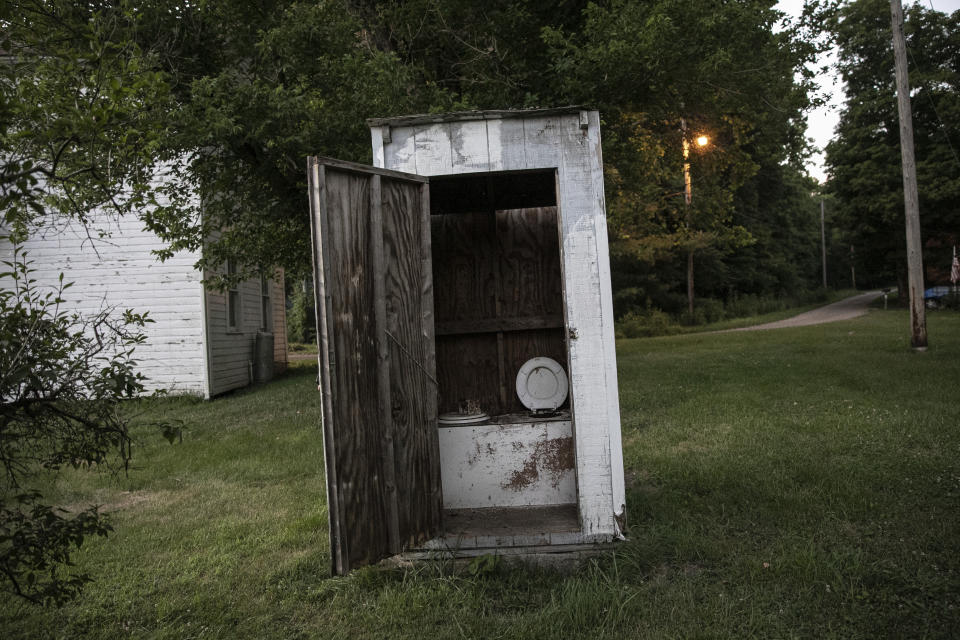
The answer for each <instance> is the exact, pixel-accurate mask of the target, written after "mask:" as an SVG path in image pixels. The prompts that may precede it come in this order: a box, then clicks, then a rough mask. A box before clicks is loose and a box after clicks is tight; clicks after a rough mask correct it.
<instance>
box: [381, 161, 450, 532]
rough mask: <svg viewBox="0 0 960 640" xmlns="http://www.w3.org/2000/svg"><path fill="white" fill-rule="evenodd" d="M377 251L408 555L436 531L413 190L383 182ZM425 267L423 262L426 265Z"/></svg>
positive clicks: (432, 420)
mask: <svg viewBox="0 0 960 640" xmlns="http://www.w3.org/2000/svg"><path fill="white" fill-rule="evenodd" d="M382 190H383V244H384V255H385V267H386V278H387V280H386V287H385V305H386V331H387V336H388V338H389V342H390V367H391V373H390V385H391V387H390V392H391V407H390V410H391V419H392V425H393V429H394V431H395V433H394V452H395V456H396V469H397V474H396V483H397V492H398V500H399V503H400V504H402V505H403V509H401V511H400V513H399V532H400V544H401V546H405V547H410V546H414V545H417V544H419V543H421V542H423V541H424V540H425V537H426V536H427V535H429V534H430V532H433V531H436V530H437V528H438V522H439V508H438V507H436V508H435V505H433V503H432V496H433V483H432V476H433V474H434V470H433V467H434V466H436V467H439V458H437V457H436V456H434V455H433V453H432V450H433V446H432V442H433V438H434V435H435V430H436V426H435V425H436V414H435V408H434V402H433V400H432V399H433V398H434V397H435V396H436V393H437V390H436V376H435V374H434V373H433V372H431V370H430V367H431V364H430V359H431V356H430V349H429V346H430V345H429V342H428V340H427V338H426V337H425V330H424V326H425V324H426V322H427V320H426V319H425V318H424V300H423V298H424V296H430V295H432V291H431V290H430V289H427V290H426V291H425V290H424V278H425V277H426V278H427V281H428V283H429V275H427V274H429V268H428V269H427V272H426V274H425V273H424V260H423V247H422V241H421V227H422V222H421V219H420V215H421V214H420V212H421V210H422V205H421V198H422V191H421V189H420V188H418V187H414V188H411V187H410V185H407V184H404V183H401V182H397V181H392V180H384V181H383V183H382ZM427 265H428V266H429V262H427Z"/></svg>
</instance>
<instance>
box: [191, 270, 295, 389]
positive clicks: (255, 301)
mask: <svg viewBox="0 0 960 640" xmlns="http://www.w3.org/2000/svg"><path fill="white" fill-rule="evenodd" d="M238 290H239V292H240V314H239V318H240V323H239V326H238V327H237V328H236V329H235V330H234V329H228V328H227V297H226V294H225V293H224V292H222V291H216V290H212V289H208V290H207V292H206V308H207V348H208V349H209V358H210V395H212V396H215V395H218V394H221V393H225V392H227V391H230V390H232V389H238V388H240V387H245V386H247V385H248V384H250V383H251V382H252V378H251V373H252V370H251V367H252V366H253V357H254V346H255V341H256V338H257V332H258V331H259V330H260V304H261V300H260V279H259V278H255V279H251V280H247V281H245V282H242V283H240V285H239V287H238ZM270 297H271V302H272V306H273V310H274V313H273V328H274V362H275V363H276V362H283V363H284V365H285V364H286V357H287V332H286V319H285V316H284V313H283V275H282V273H281V274H280V275H279V276H278V277H277V278H276V279H274V280H272V281H271V295H270ZM278 308H279V309H278ZM278 316H279V318H278ZM278 320H279V322H278ZM278 330H279V333H278ZM281 349H282V352H283V359H282V360H278V359H277V358H278V355H277V354H278V352H279V351H280V350H281ZM275 370H276V365H275Z"/></svg>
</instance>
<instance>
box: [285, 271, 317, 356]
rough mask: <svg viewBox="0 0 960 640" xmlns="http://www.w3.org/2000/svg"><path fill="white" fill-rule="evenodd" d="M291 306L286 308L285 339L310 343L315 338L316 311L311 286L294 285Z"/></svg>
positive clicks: (292, 341)
mask: <svg viewBox="0 0 960 640" xmlns="http://www.w3.org/2000/svg"><path fill="white" fill-rule="evenodd" d="M291 298H292V302H293V306H292V307H291V308H290V309H288V310H287V340H288V341H289V342H291V343H294V342H299V343H312V342H315V341H316V339H317V326H316V325H317V322H316V312H315V310H314V307H313V287H312V286H307V287H304V286H302V285H301V284H296V285H294V288H293V295H292V296H291Z"/></svg>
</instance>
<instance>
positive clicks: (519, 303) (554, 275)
mask: <svg viewBox="0 0 960 640" xmlns="http://www.w3.org/2000/svg"><path fill="white" fill-rule="evenodd" d="M504 175H505V176H506V178H507V179H506V180H496V179H494V180H492V181H490V182H488V183H486V185H487V186H486V188H484V189H477V188H476V187H477V184H476V180H477V179H476V178H470V180H472V181H473V182H474V183H475V184H470V183H465V184H463V188H462V189H457V188H455V187H456V185H455V184H451V183H455V182H456V181H457V180H455V179H449V180H448V181H445V182H444V183H441V188H440V189H437V188H436V183H435V182H432V184H431V205H432V211H433V212H434V213H433V215H432V216H431V226H432V249H433V278H434V306H435V314H436V316H435V317H436V333H437V338H436V355H437V378H438V381H439V391H440V401H439V402H440V406H439V409H440V412H441V413H444V412H448V411H457V410H458V409H459V408H461V406H464V405H465V404H466V403H467V402H468V401H473V402H476V403H478V404H479V406H480V408H481V409H482V410H483V411H486V412H487V413H489V414H491V415H498V414H504V413H513V412H519V411H526V408H525V407H524V406H523V405H522V404H520V401H519V399H518V398H517V394H516V376H517V371H518V370H519V369H520V367H521V366H522V365H523V363H524V362H526V361H527V360H529V359H530V358H533V357H536V356H547V357H550V358H553V359H554V360H556V361H557V362H559V363H560V364H561V365H562V366H563V367H564V369H565V370H569V368H568V365H567V348H566V339H565V335H564V329H563V327H564V320H563V282H562V275H561V267H560V246H559V228H558V220H557V207H556V206H555V204H554V203H555V199H553V201H552V202H551V204H550V206H527V207H520V208H511V209H501V208H498V207H499V206H502V205H508V206H509V205H517V204H520V203H521V202H523V201H524V200H526V201H528V202H530V201H532V203H533V204H537V203H542V202H545V201H546V202H550V200H551V198H550V197H549V196H550V195H551V193H552V192H550V191H545V190H544V189H543V188H542V187H543V184H544V177H547V178H549V179H550V180H551V181H552V180H553V174H552V172H551V173H550V174H546V175H545V174H542V173H541V174H538V175H527V177H526V178H524V177H523V175H524V174H520V179H519V180H518V176H517V175H516V174H514V175H511V174H504ZM524 182H526V184H527V185H528V187H529V188H527V189H524V188H523V183H524ZM450 187H454V188H450ZM471 190H472V191H473V193H474V196H473V197H470V198H465V197H464V194H465V193H470V192H471ZM447 193H450V194H452V196H453V197H447V196H446V194H447ZM478 200H479V202H478ZM470 208H472V210H466V211H464V209H470Z"/></svg>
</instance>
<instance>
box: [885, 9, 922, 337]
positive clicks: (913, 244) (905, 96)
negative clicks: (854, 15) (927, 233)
mask: <svg viewBox="0 0 960 640" xmlns="http://www.w3.org/2000/svg"><path fill="white" fill-rule="evenodd" d="M890 16H891V19H892V20H891V21H892V23H893V59H894V62H895V64H896V76H897V107H898V109H899V112H900V158H901V160H902V163H903V202H904V209H905V212H906V225H907V283H908V288H909V290H910V346H912V347H913V348H914V350H916V351H926V349H927V315H926V310H925V309H924V307H923V248H922V246H921V242H920V200H919V197H918V196H917V165H916V161H915V160H914V156H913V114H912V113H911V111H910V80H909V78H908V76H907V45H906V42H905V41H904V39H903V7H901V6H900V0H890Z"/></svg>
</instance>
